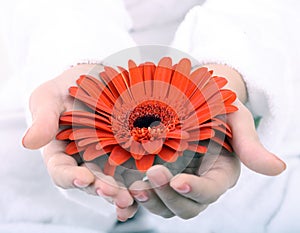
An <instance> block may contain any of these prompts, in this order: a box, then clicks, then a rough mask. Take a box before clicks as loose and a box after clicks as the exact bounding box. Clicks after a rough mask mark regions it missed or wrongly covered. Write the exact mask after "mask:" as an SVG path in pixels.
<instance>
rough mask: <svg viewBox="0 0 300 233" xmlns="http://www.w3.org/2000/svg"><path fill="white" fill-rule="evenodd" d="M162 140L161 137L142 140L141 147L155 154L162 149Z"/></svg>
mask: <svg viewBox="0 0 300 233" xmlns="http://www.w3.org/2000/svg"><path fill="white" fill-rule="evenodd" d="M163 144H164V142H163V140H162V139H156V140H154V141H146V142H142V146H143V148H144V149H145V150H146V151H147V152H148V153H149V154H157V153H159V152H160V150H161V149H162V146H163Z"/></svg>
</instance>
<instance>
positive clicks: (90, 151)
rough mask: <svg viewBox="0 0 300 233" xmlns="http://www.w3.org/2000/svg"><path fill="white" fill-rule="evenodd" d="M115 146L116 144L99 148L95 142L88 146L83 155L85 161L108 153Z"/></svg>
mask: <svg viewBox="0 0 300 233" xmlns="http://www.w3.org/2000/svg"><path fill="white" fill-rule="evenodd" d="M113 148H114V146H110V147H106V148H105V150H97V149H96V144H93V145H90V146H88V148H87V149H86V150H85V151H84V153H83V156H82V157H83V159H84V160H85V161H91V160H94V159H96V158H99V157H101V156H103V155H106V154H108V153H109V152H111V151H112V149H113Z"/></svg>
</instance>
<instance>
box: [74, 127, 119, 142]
mask: <svg viewBox="0 0 300 233" xmlns="http://www.w3.org/2000/svg"><path fill="white" fill-rule="evenodd" d="M113 137H114V135H113V134H112V133H107V132H103V131H99V130H96V129H89V128H82V129H76V130H74V131H73V132H72V133H71V134H70V137H69V139H70V140H80V139H83V138H99V139H100V140H101V139H102V138H113Z"/></svg>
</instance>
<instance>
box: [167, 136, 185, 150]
mask: <svg viewBox="0 0 300 233" xmlns="http://www.w3.org/2000/svg"><path fill="white" fill-rule="evenodd" d="M164 145H166V146H168V147H170V148H172V149H173V150H176V151H184V150H186V149H187V148H188V146H189V144H188V143H187V141H186V140H179V139H169V140H166V141H165V142H164Z"/></svg>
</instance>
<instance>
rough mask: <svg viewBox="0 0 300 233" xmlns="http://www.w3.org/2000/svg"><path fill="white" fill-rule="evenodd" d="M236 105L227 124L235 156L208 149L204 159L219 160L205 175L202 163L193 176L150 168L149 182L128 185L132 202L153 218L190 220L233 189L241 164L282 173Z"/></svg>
mask: <svg viewBox="0 0 300 233" xmlns="http://www.w3.org/2000/svg"><path fill="white" fill-rule="evenodd" d="M236 104H237V106H238V108H239V110H238V111H237V112H234V113H231V114H229V115H228V121H227V122H228V124H229V125H230V127H231V129H232V134H233V138H232V140H231V145H232V147H233V150H234V151H235V154H233V153H229V152H228V151H226V150H221V152H220V150H218V149H217V148H215V149H214V147H211V148H210V149H212V150H211V151H210V152H209V153H210V154H208V155H206V156H211V155H215V156H218V154H219V156H218V157H217V159H216V161H215V162H214V164H213V166H212V167H211V168H209V169H208V171H207V172H204V173H203V166H204V167H205V165H204V164H201V163H199V164H200V166H199V167H196V168H195V169H194V172H193V173H194V174H188V173H180V174H178V175H176V176H173V175H172V173H171V172H170V171H169V170H168V169H167V168H166V167H164V166H161V165H156V166H153V167H152V168H150V169H149V170H148V171H147V177H148V181H137V182H135V183H133V184H132V185H131V187H130V191H131V193H132V195H133V197H134V198H135V200H136V201H137V202H138V203H139V204H140V205H142V206H144V207H145V208H146V209H148V210H149V211H150V212H152V213H153V214H156V215H159V216H162V217H165V218H170V217H173V216H178V217H180V218H183V219H189V218H192V217H195V216H197V215H198V214H199V213H200V212H202V211H203V210H204V209H205V208H206V207H207V206H208V205H209V204H211V203H213V202H215V201H216V200H217V199H218V198H219V197H220V196H221V195H222V194H223V193H225V192H226V191H227V190H228V189H230V188H231V187H233V186H234V185H235V183H236V182H237V180H238V177H239V174H240V161H241V162H242V163H243V164H245V165H246V166H247V167H248V168H250V169H251V170H253V171H255V172H258V173H261V174H265V175H270V176H273V175H278V174H280V173H281V172H283V171H284V170H285V168H286V165H285V163H284V162H283V161H282V160H280V159H279V158H278V157H277V156H275V155H274V154H272V153H271V152H269V151H268V150H266V149H265V148H264V147H263V145H262V144H261V143H260V141H259V138H258V136H257V133H256V131H255V126H254V120H253V118H252V115H251V113H250V112H249V110H248V109H247V108H246V107H245V106H244V105H243V104H242V103H241V102H239V101H238V100H237V102H236ZM216 147H217V145H216ZM189 170H190V169H189Z"/></svg>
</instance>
